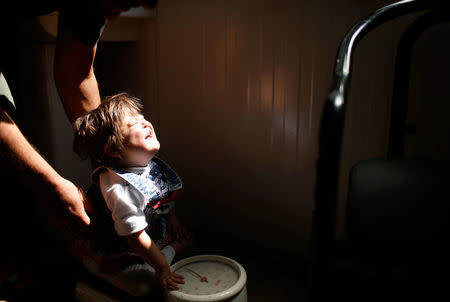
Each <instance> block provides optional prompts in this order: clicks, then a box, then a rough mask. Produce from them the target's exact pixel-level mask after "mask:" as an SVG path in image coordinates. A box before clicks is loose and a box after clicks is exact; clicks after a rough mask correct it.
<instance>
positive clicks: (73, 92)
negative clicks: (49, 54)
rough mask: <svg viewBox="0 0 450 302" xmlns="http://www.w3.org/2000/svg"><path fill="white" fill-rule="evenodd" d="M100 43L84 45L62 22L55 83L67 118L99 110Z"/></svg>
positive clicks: (60, 24) (59, 27) (74, 117)
mask: <svg viewBox="0 0 450 302" xmlns="http://www.w3.org/2000/svg"><path fill="white" fill-rule="evenodd" d="M96 50H97V43H91V44H85V43H83V42H81V41H79V40H78V39H76V38H75V37H74V36H73V35H72V33H71V32H70V31H69V30H68V28H67V27H66V25H65V24H64V20H62V19H60V20H59V23H58V37H57V41H56V50H55V61H54V75H55V83H56V87H57V89H58V93H59V95H60V97H61V101H62V103H63V106H64V110H65V112H66V115H67V117H68V118H69V120H70V122H71V123H73V122H74V121H75V119H76V118H77V117H79V116H80V115H83V114H84V113H86V112H88V111H91V110H92V109H95V108H97V106H98V105H99V104H100V93H99V89H98V84H97V79H96V77H95V74H94V68H93V64H94V58H95V53H96Z"/></svg>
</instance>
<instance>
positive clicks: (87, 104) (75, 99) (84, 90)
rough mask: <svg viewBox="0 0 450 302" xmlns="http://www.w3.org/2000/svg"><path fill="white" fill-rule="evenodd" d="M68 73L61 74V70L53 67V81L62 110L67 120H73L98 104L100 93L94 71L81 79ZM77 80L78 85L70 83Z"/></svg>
mask: <svg viewBox="0 0 450 302" xmlns="http://www.w3.org/2000/svg"><path fill="white" fill-rule="evenodd" d="M68 77H70V75H67V74H66V75H63V71H61V70H60V71H57V69H55V81H56V83H57V87H58V93H59V95H60V97H61V100H62V103H63V106H64V110H65V112H66V115H67V117H68V118H69V121H70V122H71V123H72V122H74V121H75V120H76V119H77V118H78V117H79V116H81V115H83V114H85V113H87V112H89V111H91V110H93V109H95V108H97V107H98V105H100V93H99V90H98V84H97V80H96V78H95V75H94V73H93V72H92V73H90V74H89V75H88V76H87V77H86V78H84V79H81V80H80V78H79V77H77V76H73V78H72V79H70V78H68ZM76 82H78V83H79V84H78V85H72V84H73V83H76Z"/></svg>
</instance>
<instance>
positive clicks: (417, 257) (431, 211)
mask: <svg viewBox="0 0 450 302" xmlns="http://www.w3.org/2000/svg"><path fill="white" fill-rule="evenodd" d="M444 2H445V1H420V0H417V1H413V0H409V1H399V2H396V3H393V4H391V5H387V6H385V7H383V8H381V9H379V10H377V11H376V12H374V13H373V14H371V15H369V16H367V17H365V18H363V19H361V21H360V22H358V23H357V24H356V25H355V26H354V27H353V28H352V29H351V30H350V31H349V32H348V34H347V35H346V36H345V37H344V39H343V41H342V42H341V45H340V48H339V51H338V55H337V61H336V68H335V77H336V86H335V88H334V89H333V90H332V91H331V93H330V94H329V95H328V99H327V101H326V104H325V107H324V111H323V115H322V121H321V129H320V136H319V155H320V156H319V158H318V160H317V174H316V191H315V209H314V213H313V229H312V231H313V241H312V252H313V254H312V266H311V268H312V270H311V284H310V285H311V287H310V290H311V292H310V294H311V296H310V297H311V300H312V301H326V299H327V297H329V296H330V293H332V294H333V296H334V297H335V298H339V297H340V298H344V299H345V300H347V301H348V300H358V301H372V300H373V301H375V300H377V301H379V300H384V299H386V298H387V294H390V295H396V296H397V297H398V298H406V296H409V297H417V296H418V295H423V297H430V296H432V295H433V294H438V293H439V294H443V293H444V290H443V289H445V287H444V286H443V284H444V281H445V280H446V279H443V278H440V277H438V273H439V271H440V270H444V271H445V269H444V268H450V265H449V263H448V262H449V261H448V259H447V258H449V259H450V257H448V256H447V255H448V252H449V249H447V248H446V246H447V244H446V239H447V237H448V235H449V234H450V232H449V231H450V228H449V224H450V220H449V218H450V205H449V203H450V189H449V188H448V187H449V184H450V164H449V162H448V161H441V160H435V159H410V158H405V157H404V152H403V149H404V136H405V134H406V133H408V132H411V131H414V127H411V126H407V125H406V122H405V121H406V110H407V105H408V103H407V95H408V88H409V71H410V65H411V52H412V50H411V49H412V46H413V45H414V43H415V41H416V40H417V39H418V37H419V36H420V34H421V33H422V32H423V31H424V30H425V29H427V28H429V27H430V26H431V25H433V24H436V23H439V22H446V21H447V20H448V19H449V17H448V16H447V15H445V11H444V10H443V5H444ZM412 12H423V14H422V15H421V16H419V17H418V19H417V20H416V21H415V22H414V23H413V24H412V25H411V26H410V27H409V28H408V29H407V31H406V32H405V34H404V35H403V37H402V39H401V41H400V43H399V46H398V49H397V59H396V69H395V80H394V92H393V100H392V116H391V128H390V137H389V148H388V149H389V150H388V152H387V156H386V157H385V158H376V159H367V160H364V161H361V162H359V163H357V164H356V165H354V166H353V167H352V169H351V170H350V174H349V190H348V196H347V204H346V214H345V227H346V235H347V236H346V238H345V239H344V240H337V239H336V214H337V211H336V210H337V205H336V204H337V191H338V175H339V161H340V155H341V144H342V137H343V124H344V119H345V111H346V106H347V90H348V86H349V82H350V75H351V66H352V62H351V59H352V55H353V50H354V48H355V47H356V45H357V43H358V42H359V41H360V40H361V38H362V37H363V36H364V35H366V34H367V33H369V32H370V31H371V30H372V29H374V28H376V27H377V26H379V25H381V24H384V23H385V22H386V21H389V20H392V19H393V18H396V17H399V16H402V15H405V14H409V13H412ZM447 295H448V294H447ZM402 300H403V299H402Z"/></svg>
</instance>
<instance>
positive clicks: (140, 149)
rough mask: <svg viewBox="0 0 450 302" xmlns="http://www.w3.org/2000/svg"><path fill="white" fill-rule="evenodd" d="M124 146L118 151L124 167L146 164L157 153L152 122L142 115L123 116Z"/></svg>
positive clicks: (157, 144)
mask: <svg viewBox="0 0 450 302" xmlns="http://www.w3.org/2000/svg"><path fill="white" fill-rule="evenodd" d="M123 129H124V136H125V146H124V149H123V150H122V152H121V153H120V161H119V162H120V165H121V166H124V167H138V166H146V165H147V164H148V163H149V162H150V160H151V159H152V158H153V157H154V156H155V155H156V153H158V150H159V146H160V145H159V141H158V139H157V138H156V133H155V130H154V129H153V126H152V124H151V123H150V122H149V121H147V120H146V119H145V118H144V117H143V116H142V115H137V116H126V117H125V118H124V125H123Z"/></svg>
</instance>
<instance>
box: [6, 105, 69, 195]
mask: <svg viewBox="0 0 450 302" xmlns="http://www.w3.org/2000/svg"><path fill="white" fill-rule="evenodd" d="M0 142H1V146H0V152H1V158H2V162H3V165H7V166H9V168H10V169H9V170H11V171H13V173H16V176H18V177H21V178H22V179H24V183H25V184H26V185H29V186H30V187H31V188H32V187H33V186H35V185H38V184H39V183H45V184H47V185H49V186H52V185H55V184H57V183H58V182H59V181H60V178H61V177H60V175H59V174H58V173H57V172H56V171H55V170H54V169H53V168H52V167H51V166H50V165H49V164H48V163H47V161H46V160H45V159H44V158H43V157H42V156H41V155H40V154H39V153H38V152H37V151H36V150H35V148H33V146H32V145H31V144H30V143H29V142H28V141H27V139H26V138H25V137H24V136H23V134H22V132H21V131H20V130H19V128H18V127H17V125H16V124H15V123H14V122H13V121H12V120H11V118H10V117H9V115H8V114H7V113H6V112H5V111H4V110H3V109H2V108H0Z"/></svg>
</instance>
